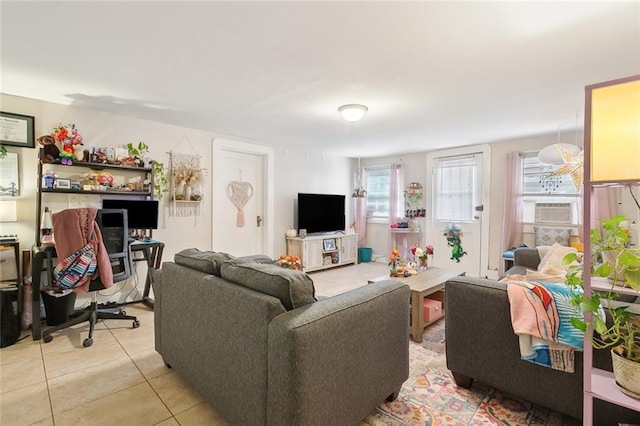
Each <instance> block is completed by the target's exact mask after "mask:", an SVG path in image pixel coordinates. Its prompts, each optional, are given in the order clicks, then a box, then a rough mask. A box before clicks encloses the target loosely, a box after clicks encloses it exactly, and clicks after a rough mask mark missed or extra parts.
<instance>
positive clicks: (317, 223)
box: [298, 192, 345, 234]
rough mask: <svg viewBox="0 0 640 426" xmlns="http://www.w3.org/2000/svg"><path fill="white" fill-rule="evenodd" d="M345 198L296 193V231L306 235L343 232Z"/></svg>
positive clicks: (341, 196) (331, 195) (342, 196)
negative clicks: (301, 230)
mask: <svg viewBox="0 0 640 426" xmlns="http://www.w3.org/2000/svg"><path fill="white" fill-rule="evenodd" d="M344 210H345V196H344V195H333V194H307V193H302V192H299V193H298V229H306V230H307V233H308V234H313V233H320V232H323V233H324V232H337V231H342V232H344V230H345V215H344Z"/></svg>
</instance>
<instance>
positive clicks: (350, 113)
mask: <svg viewBox="0 0 640 426" xmlns="http://www.w3.org/2000/svg"><path fill="white" fill-rule="evenodd" d="M368 109H369V108H367V107H366V106H364V105H360V104H347V105H342V106H341V107H340V108H338V111H340V114H342V118H344V119H345V120H347V121H349V122H351V123H354V122H356V121H358V120H360V119H361V118H362V116H364V113H365V112H367V110H368Z"/></svg>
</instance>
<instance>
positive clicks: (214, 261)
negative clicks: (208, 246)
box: [173, 248, 234, 276]
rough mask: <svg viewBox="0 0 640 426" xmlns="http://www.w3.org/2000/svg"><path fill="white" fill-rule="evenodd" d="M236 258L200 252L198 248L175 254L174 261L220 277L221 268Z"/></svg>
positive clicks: (210, 252) (224, 254) (222, 254)
mask: <svg viewBox="0 0 640 426" xmlns="http://www.w3.org/2000/svg"><path fill="white" fill-rule="evenodd" d="M233 258H234V257H233V256H231V255H230V254H227V253H220V252H217V253H216V252H213V251H200V250H198V249H197V248H188V249H184V250H182V251H180V252H178V253H176V254H175V256H174V257H173V261H174V262H176V263H177V264H179V265H183V266H187V267H189V268H192V269H196V270H198V271H201V272H204V273H207V274H212V275H217V276H220V267H221V266H222V264H223V263H224V262H227V261H229V260H231V259H233Z"/></svg>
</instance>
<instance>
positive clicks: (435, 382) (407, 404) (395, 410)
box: [364, 319, 579, 426]
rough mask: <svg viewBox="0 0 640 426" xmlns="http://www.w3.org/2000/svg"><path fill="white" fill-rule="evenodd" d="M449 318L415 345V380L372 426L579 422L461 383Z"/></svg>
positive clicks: (379, 411) (371, 417)
mask: <svg viewBox="0 0 640 426" xmlns="http://www.w3.org/2000/svg"><path fill="white" fill-rule="evenodd" d="M444 327H445V325H444V319H442V320H440V321H438V322H437V323H436V324H434V325H432V326H430V327H429V328H427V330H426V331H425V334H424V338H423V341H422V343H421V344H418V343H414V342H411V344H410V347H409V360H410V363H409V379H408V380H407V381H406V382H405V383H404V385H403V387H402V390H401V391H400V395H399V396H398V398H397V399H396V400H395V401H393V402H390V403H385V404H383V405H381V406H380V407H378V409H377V410H376V411H374V412H373V413H372V414H370V415H369V416H368V417H367V418H366V419H365V420H364V422H365V423H368V424H369V425H371V426H414V425H424V426H436V425H438V426H439V425H446V426H463V425H465V426H466V425H512V426H515V425H548V426H556V425H557V426H560V425H563V426H568V425H577V424H579V422H578V421H577V420H575V419H571V418H567V417H565V416H563V415H562V414H559V413H556V412H553V411H551V410H549V409H547V408H544V407H540V406H536V405H534V404H531V403H529V402H526V401H523V400H520V399H516V398H513V397H511V396H509V395H506V394H503V393H501V392H500V391H498V390H496V389H493V388H490V387H488V386H485V385H483V384H482V383H478V382H474V384H473V386H472V387H471V388H470V389H463V388H459V387H457V386H456V384H455V382H454V380H453V377H452V376H451V373H450V372H449V370H447V367H446V360H445V334H444Z"/></svg>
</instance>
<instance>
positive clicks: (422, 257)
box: [411, 245, 434, 269]
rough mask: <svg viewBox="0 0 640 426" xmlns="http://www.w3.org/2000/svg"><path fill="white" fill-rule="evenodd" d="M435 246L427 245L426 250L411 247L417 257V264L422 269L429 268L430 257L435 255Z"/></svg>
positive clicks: (412, 252)
mask: <svg viewBox="0 0 640 426" xmlns="http://www.w3.org/2000/svg"><path fill="white" fill-rule="evenodd" d="M433 251H434V250H433V246H432V245H427V246H426V247H425V248H424V249H423V248H421V247H417V246H411V254H413V255H414V256H415V259H416V263H417V264H418V265H419V266H420V269H428V268H429V256H431V255H433Z"/></svg>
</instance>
